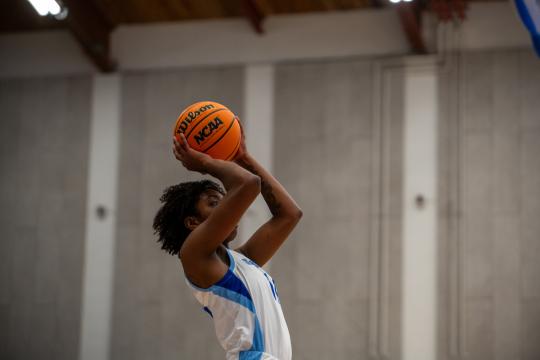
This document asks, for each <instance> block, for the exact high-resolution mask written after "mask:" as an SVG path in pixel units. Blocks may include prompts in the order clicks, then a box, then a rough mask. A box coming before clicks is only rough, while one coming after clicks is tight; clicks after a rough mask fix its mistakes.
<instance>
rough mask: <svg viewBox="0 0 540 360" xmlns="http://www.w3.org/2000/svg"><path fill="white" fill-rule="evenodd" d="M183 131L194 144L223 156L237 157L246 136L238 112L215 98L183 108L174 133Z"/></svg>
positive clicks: (177, 136)
mask: <svg viewBox="0 0 540 360" xmlns="http://www.w3.org/2000/svg"><path fill="white" fill-rule="evenodd" d="M180 133H184V136H185V137H186V140H187V142H188V144H189V146H191V148H193V149H195V150H197V151H201V152H204V153H206V154H208V155H210V156H211V157H213V158H214V159H220V160H231V159H233V158H234V156H235V155H236V152H237V151H238V148H239V147H240V140H241V137H242V131H241V129H240V124H239V123H238V120H237V119H236V116H235V115H234V113H233V112H232V111H230V110H229V109H228V108H227V107H226V106H224V105H221V104H219V103H216V102H213V101H201V102H198V103H195V104H192V105H190V106H188V107H187V108H186V109H185V110H184V111H182V113H181V114H180V116H179V117H178V120H176V124H175V126H174V136H175V137H176V138H177V139H179V137H180Z"/></svg>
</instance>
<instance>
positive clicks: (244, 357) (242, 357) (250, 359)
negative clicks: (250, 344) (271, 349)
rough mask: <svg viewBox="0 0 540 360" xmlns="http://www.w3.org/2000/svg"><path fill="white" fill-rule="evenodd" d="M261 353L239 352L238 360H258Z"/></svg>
mask: <svg viewBox="0 0 540 360" xmlns="http://www.w3.org/2000/svg"><path fill="white" fill-rule="evenodd" d="M262 356H263V353H262V352H259V351H240V353H239V354H238V360H260V359H262Z"/></svg>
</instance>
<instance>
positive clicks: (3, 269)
mask: <svg viewBox="0 0 540 360" xmlns="http://www.w3.org/2000/svg"><path fill="white" fill-rule="evenodd" d="M90 93H91V82H90V79H89V78H88V77H63V78H39V79H27V80H20V79H14V80H1V81H0V149H1V150H0V174H1V175H0V239H1V241H0V289H1V290H0V358H2V359H32V358H40V359H74V358H76V357H77V354H78V351H79V348H78V347H79V327H80V315H81V289H82V285H81V283H82V262H83V260H84V229H85V213H86V212H85V210H86V184H87V157H88V143H89V136H88V131H89V119H90V103H91V97H90Z"/></svg>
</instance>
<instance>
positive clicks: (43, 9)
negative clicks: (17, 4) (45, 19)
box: [28, 0, 62, 16]
mask: <svg viewBox="0 0 540 360" xmlns="http://www.w3.org/2000/svg"><path fill="white" fill-rule="evenodd" d="M28 2H30V4H32V6H33V7H34V9H36V11H37V12H38V14H39V15H41V16H46V15H47V14H51V15H58V14H60V13H61V12H62V7H61V6H60V4H58V3H57V2H56V1H55V0H28Z"/></svg>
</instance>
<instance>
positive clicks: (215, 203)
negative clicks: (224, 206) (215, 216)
mask: <svg viewBox="0 0 540 360" xmlns="http://www.w3.org/2000/svg"><path fill="white" fill-rule="evenodd" d="M218 204H219V201H217V200H212V201H210V204H209V205H210V206H211V207H216V206H218Z"/></svg>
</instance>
